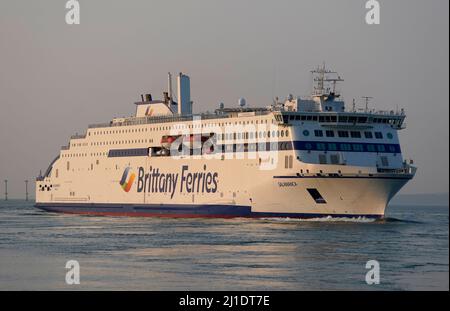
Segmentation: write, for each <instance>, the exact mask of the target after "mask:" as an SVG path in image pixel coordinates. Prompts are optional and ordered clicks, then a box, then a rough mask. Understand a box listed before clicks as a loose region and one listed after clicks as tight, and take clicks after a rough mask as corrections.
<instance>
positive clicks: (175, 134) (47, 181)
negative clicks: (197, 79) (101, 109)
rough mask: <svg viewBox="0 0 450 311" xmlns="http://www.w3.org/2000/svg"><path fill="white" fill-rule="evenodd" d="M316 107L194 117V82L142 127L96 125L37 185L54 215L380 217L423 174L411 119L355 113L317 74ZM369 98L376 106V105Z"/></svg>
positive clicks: (184, 84)
mask: <svg viewBox="0 0 450 311" xmlns="http://www.w3.org/2000/svg"><path fill="white" fill-rule="evenodd" d="M312 76H313V84H314V86H313V91H312V93H311V95H310V96H308V97H294V96H292V95H289V96H288V97H287V98H286V100H285V101H283V102H280V101H279V100H276V101H274V103H273V104H272V105H270V106H268V107H264V108H251V107H248V106H247V105H246V104H245V101H244V100H243V99H242V100H240V102H239V103H240V105H239V106H238V107H234V108H226V107H224V105H223V104H221V105H220V107H219V108H218V109H216V110H215V111H214V112H213V113H203V114H193V113H192V111H193V102H192V101H191V98H190V79H189V77H188V76H187V75H184V74H182V73H180V74H179V75H178V76H177V86H178V89H177V96H176V98H175V96H174V94H173V92H172V77H171V75H170V74H169V76H168V90H167V92H164V93H163V99H162V100H153V98H152V96H151V95H150V94H146V95H141V100H140V101H139V102H136V103H135V105H136V113H135V115H134V116H132V117H127V118H115V119H113V120H112V121H110V122H108V123H105V124H94V125H90V126H89V128H88V129H87V131H86V133H85V134H83V135H75V136H72V137H71V139H70V141H69V144H68V145H67V146H63V147H62V148H61V151H60V154H59V155H58V156H57V157H56V158H55V160H54V161H52V163H51V164H50V166H49V168H48V169H47V171H46V172H45V174H44V175H43V176H39V177H38V178H37V181H36V206H37V207H39V208H41V209H44V210H47V211H54V212H66V213H77V214H95V215H128V216H161V217H163V216H169V217H237V216H239V217H271V216H273V217H300V218H308V217H326V216H335V217H359V216H364V217H374V218H380V217H383V216H384V214H385V209H386V206H387V204H388V202H389V200H390V199H391V198H392V197H393V196H394V195H395V194H396V193H397V192H398V191H399V190H400V189H401V188H402V187H403V186H404V185H405V184H406V183H407V181H408V180H410V179H411V178H412V177H413V176H414V174H415V171H416V168H415V167H414V166H412V165H411V163H412V162H410V161H406V160H405V159H404V158H403V156H402V152H401V148H400V143H399V139H398V134H397V133H398V131H399V130H401V129H403V128H404V120H405V113H404V111H403V110H400V111H388V112H383V111H374V110H370V109H369V107H368V104H367V103H366V106H365V108H363V109H356V107H355V105H353V108H352V109H351V110H346V108H345V103H344V101H343V100H342V98H341V95H340V92H339V91H338V89H337V84H338V83H339V82H341V81H343V79H341V77H340V76H339V75H338V74H337V73H336V72H332V71H328V70H326V69H325V66H323V67H318V68H317V69H315V70H313V71H312ZM368 99H369V98H366V100H367V101H368Z"/></svg>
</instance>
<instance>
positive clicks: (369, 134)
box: [364, 131, 373, 139]
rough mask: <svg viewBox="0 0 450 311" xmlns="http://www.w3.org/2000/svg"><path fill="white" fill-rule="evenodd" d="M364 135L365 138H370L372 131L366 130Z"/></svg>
mask: <svg viewBox="0 0 450 311" xmlns="http://www.w3.org/2000/svg"><path fill="white" fill-rule="evenodd" d="M364 137H365V138H369V139H370V138H373V135H372V132H368V131H367V132H364Z"/></svg>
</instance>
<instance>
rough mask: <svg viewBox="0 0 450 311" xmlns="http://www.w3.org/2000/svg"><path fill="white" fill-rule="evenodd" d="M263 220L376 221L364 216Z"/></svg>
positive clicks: (270, 219) (274, 219)
mask: <svg viewBox="0 0 450 311" xmlns="http://www.w3.org/2000/svg"><path fill="white" fill-rule="evenodd" d="M261 219H263V220H269V221H284V222H286V221H289V222H357V223H368V222H374V221H375V220H376V219H374V218H367V217H364V216H359V217H332V216H326V217H316V218H289V217H265V218H261Z"/></svg>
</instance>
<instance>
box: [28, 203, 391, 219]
mask: <svg viewBox="0 0 450 311" xmlns="http://www.w3.org/2000/svg"><path fill="white" fill-rule="evenodd" d="M35 207H37V208H39V209H42V210H44V211H48V212H58V213H70V214H89V215H111V216H115V215H116V216H136V217H139V216H141V217H186V218H187V217H219V218H227V217H254V218H266V217H288V218H304V219H307V218H323V217H330V216H331V217H335V218H357V217H365V218H375V219H378V218H382V217H383V216H384V215H362V214H321V213H277V212H252V211H251V207H250V206H240V205H220V204H214V205H213V204H211V205H209V204H204V205H195V204H142V205H134V204H89V203H36V205H35Z"/></svg>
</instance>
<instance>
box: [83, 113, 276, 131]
mask: <svg viewBox="0 0 450 311" xmlns="http://www.w3.org/2000/svg"><path fill="white" fill-rule="evenodd" d="M268 113H270V112H267V111H255V115H266V114H268ZM231 117H232V115H230V114H228V113H223V114H215V113H214V114H212V113H202V114H196V115H184V116H160V117H140V118H134V117H131V118H128V119H125V120H124V121H120V122H108V123H97V124H90V125H89V126H88V128H104V127H115V126H130V125H142V124H152V123H170V122H184V121H194V120H196V118H198V119H200V120H211V119H226V118H231Z"/></svg>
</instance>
